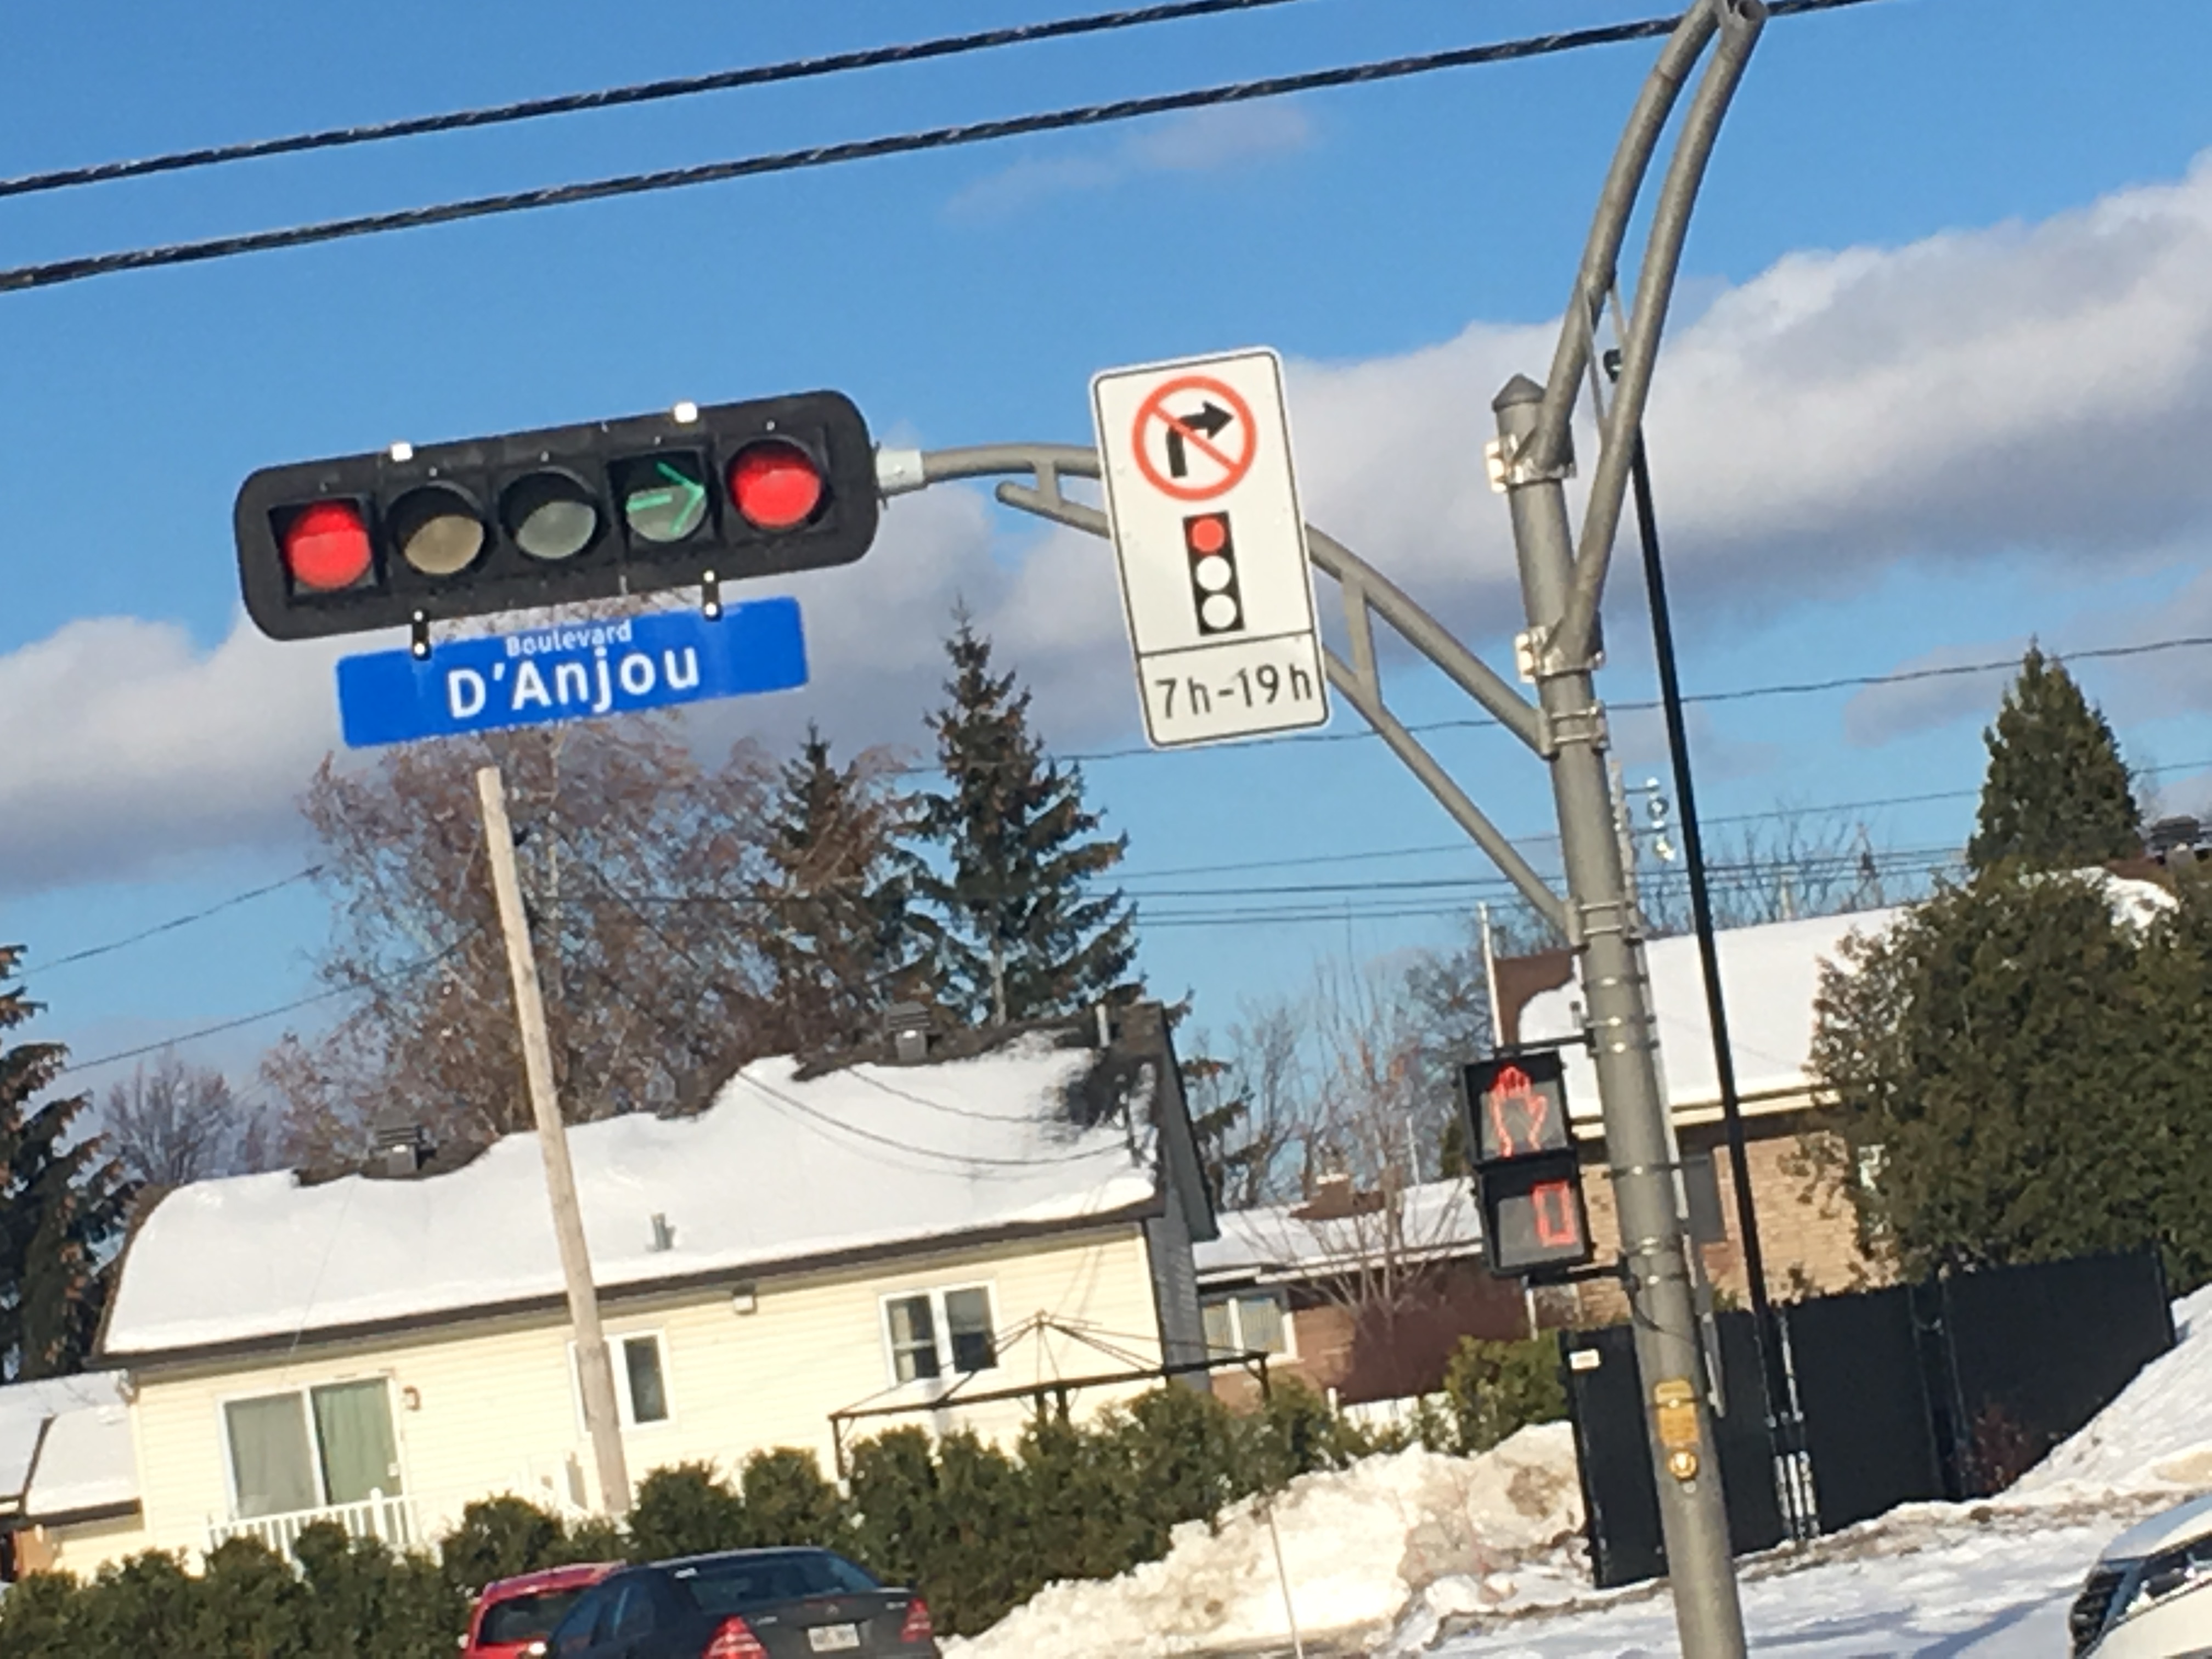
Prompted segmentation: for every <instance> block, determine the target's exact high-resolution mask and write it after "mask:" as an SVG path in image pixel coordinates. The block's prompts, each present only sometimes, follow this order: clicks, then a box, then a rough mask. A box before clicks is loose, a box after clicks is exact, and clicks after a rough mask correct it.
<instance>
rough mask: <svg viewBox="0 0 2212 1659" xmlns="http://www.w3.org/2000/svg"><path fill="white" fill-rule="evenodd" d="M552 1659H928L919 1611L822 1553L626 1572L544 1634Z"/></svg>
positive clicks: (774, 1553) (704, 1560)
mask: <svg viewBox="0 0 2212 1659" xmlns="http://www.w3.org/2000/svg"><path fill="white" fill-rule="evenodd" d="M545 1648H546V1650H547V1651H549V1652H550V1654H551V1655H552V1656H553V1659H799V1656H802V1655H804V1656H806V1659H816V1656H818V1655H822V1654H840V1655H848V1656H850V1659H889V1656H897V1659H923V1656H930V1659H934V1656H935V1655H936V1654H937V1652H938V1647H937V1638H936V1632H934V1631H933V1630H932V1629H931V1628H930V1623H929V1609H928V1608H927V1607H925V1606H923V1605H922V1600H921V1597H920V1596H919V1595H915V1593H914V1592H913V1591H912V1590H906V1589H890V1588H889V1587H887V1586H886V1585H884V1584H883V1583H880V1582H878V1580H877V1579H876V1578H875V1577H873V1576H872V1575H871V1574H870V1573H868V1572H867V1571H865V1570H864V1569H862V1568H860V1567H857V1566H855V1565H853V1563H851V1562H850V1561H848V1560H847V1559H845V1558H844V1557H843V1556H842V1555H836V1554H833V1553H830V1552H829V1551H828V1550H816V1549H783V1550H731V1551H727V1552H726V1553H722V1554H720V1555H695V1556H690V1557H687V1558H685V1559H683V1560H679V1561H655V1562H653V1564H652V1565H649V1566H642V1567H629V1568H625V1569H624V1570H623V1571H621V1572H618V1573H616V1574H614V1575H612V1576H611V1577H608V1578H605V1579H603V1580H602V1581H601V1582H600V1583H598V1584H597V1585H595V1586H593V1587H592V1589H590V1590H589V1591H587V1592H586V1594H585V1595H584V1596H583V1598H582V1599H581V1600H580V1601H578V1602H577V1603H576V1605H575V1606H574V1607H571V1608H569V1609H568V1616H567V1617H566V1618H564V1619H562V1620H561V1622H560V1623H559V1624H558V1625H557V1626H555V1627H554V1630H553V1634H552V1635H551V1636H550V1638H547V1640H546V1644H545Z"/></svg>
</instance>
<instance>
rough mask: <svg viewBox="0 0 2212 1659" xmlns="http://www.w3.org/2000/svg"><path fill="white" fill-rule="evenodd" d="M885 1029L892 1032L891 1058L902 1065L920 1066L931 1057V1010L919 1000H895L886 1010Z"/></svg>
mask: <svg viewBox="0 0 2212 1659" xmlns="http://www.w3.org/2000/svg"><path fill="white" fill-rule="evenodd" d="M884 1030H886V1031H888V1032H890V1039H891V1058H892V1060H895V1061H896V1063H897V1064H899V1065H901V1066H919V1065H921V1062H922V1061H924V1060H927V1059H928V1058H929V1010H928V1009H927V1008H925V1007H923V1006H921V1004H920V1003H918V1002H894V1003H893V1004H891V1006H890V1007H888V1008H886V1009H884Z"/></svg>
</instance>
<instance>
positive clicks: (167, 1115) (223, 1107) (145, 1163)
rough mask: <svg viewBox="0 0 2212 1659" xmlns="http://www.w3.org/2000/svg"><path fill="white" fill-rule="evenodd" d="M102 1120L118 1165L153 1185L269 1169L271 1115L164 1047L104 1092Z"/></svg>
mask: <svg viewBox="0 0 2212 1659" xmlns="http://www.w3.org/2000/svg"><path fill="white" fill-rule="evenodd" d="M100 1116H101V1119H102V1127H103V1132H104V1133H105V1134H106V1139H107V1144H108V1146H110V1147H111V1148H112V1150H113V1152H114V1153H115V1156H116V1158H117V1160H118V1162H119V1163H120V1164H122V1165H123V1168H124V1170H125V1172H126V1173H127V1174H128V1175H129V1176H131V1180H132V1181H134V1182H139V1183H141V1184H143V1185H144V1186H148V1187H181V1186H184V1185H185V1183H186V1182H193V1181H206V1180H210V1179H212V1178H214V1177H216V1176H231V1175H249V1174H251V1173H252V1172H253V1171H255V1170H263V1169H266V1168H267V1167H268V1165H269V1158H270V1134H269V1114H268V1111H267V1109H265V1108H264V1107H261V1106H257V1105H248V1104H247V1103H246V1102H244V1101H241V1100H240V1099H239V1098H238V1097H237V1096H236V1095H235V1094H234V1092H233V1091H232V1089H231V1086H230V1079H228V1078H227V1077H225V1076H224V1075H223V1074H222V1072H221V1071H220V1070H218V1069H216V1067H214V1066H187V1065H186V1064H185V1061H184V1060H182V1059H180V1058H179V1056H178V1054H177V1051H176V1050H175V1049H173V1048H164V1049H163V1050H162V1051H161V1053H160V1054H158V1055H156V1056H155V1060H154V1064H153V1065H152V1066H151V1067H150V1068H149V1067H148V1066H145V1065H144V1064H143V1063H141V1064H140V1065H139V1066H137V1067H136V1068H135V1069H134V1070H133V1071H132V1072H131V1080H130V1081H129V1082H128V1083H118V1084H117V1085H114V1086H113V1087H112V1088H111V1089H109V1090H108V1091H107V1099H106V1103H105V1104H104V1105H103V1107H102V1109H101V1113H100Z"/></svg>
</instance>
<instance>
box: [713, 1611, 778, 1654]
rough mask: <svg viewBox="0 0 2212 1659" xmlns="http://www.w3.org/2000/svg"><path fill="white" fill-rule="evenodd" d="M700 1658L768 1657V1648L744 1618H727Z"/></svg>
mask: <svg viewBox="0 0 2212 1659" xmlns="http://www.w3.org/2000/svg"><path fill="white" fill-rule="evenodd" d="M699 1659H768V1650H767V1649H766V1648H764V1647H763V1646H762V1645H761V1643H760V1638H759V1637H757V1636H756V1635H754V1634H753V1627H752V1626H750V1625H748V1624H747V1623H745V1621H744V1620H742V1619H725V1620H722V1627H721V1628H720V1630H718V1631H716V1632H714V1640H713V1641H711V1642H709V1643H708V1644H707V1650H706V1651H705V1652H704V1653H702V1654H701V1655H700V1656H699Z"/></svg>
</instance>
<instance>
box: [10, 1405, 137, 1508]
mask: <svg viewBox="0 0 2212 1659" xmlns="http://www.w3.org/2000/svg"><path fill="white" fill-rule="evenodd" d="M137 1501H138V1458H137V1454H136V1453H135V1452H134V1451H133V1450H132V1449H131V1408H130V1407H128V1406H125V1405H124V1404H123V1403H122V1402H121V1401H117V1402H115V1403H113V1404H112V1405H104V1406H80V1407H76V1409H75V1410H73V1411H65V1412H62V1413H58V1414H57V1415H56V1417H55V1418H54V1420H53V1422H52V1425H50V1426H49V1427H48V1428H47V1430H46V1444H45V1445H44V1446H42V1447H40V1450H39V1467H38V1468H36V1469H35V1470H33V1472H32V1474H31V1489H30V1491H29V1492H27V1493H25V1494H24V1498H23V1512H24V1514H26V1515H27V1516H30V1517H32V1518H33V1520H37V1519H40V1518H43V1517H45V1516H55V1515H77V1514H82V1512H83V1511H85V1510H104V1509H112V1508H115V1507H118V1506H119V1505H122V1504H135V1503H137Z"/></svg>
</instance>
